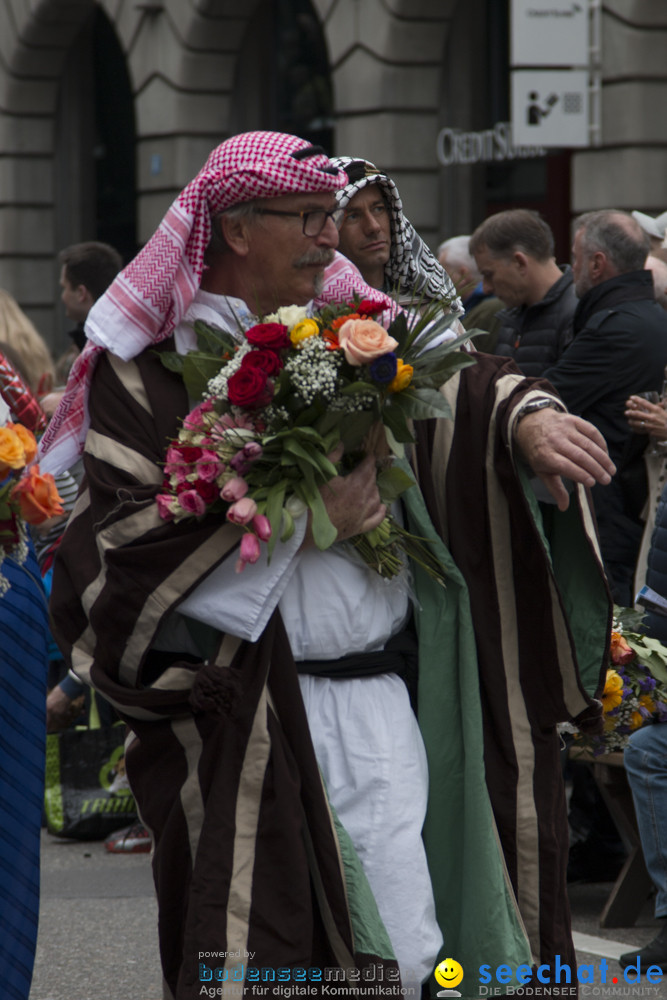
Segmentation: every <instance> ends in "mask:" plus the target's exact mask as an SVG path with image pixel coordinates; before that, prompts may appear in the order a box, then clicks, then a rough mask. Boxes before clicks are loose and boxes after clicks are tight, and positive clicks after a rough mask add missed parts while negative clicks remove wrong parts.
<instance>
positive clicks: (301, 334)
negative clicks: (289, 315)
mask: <svg viewBox="0 0 667 1000" xmlns="http://www.w3.org/2000/svg"><path fill="white" fill-rule="evenodd" d="M319 332H320V328H319V325H318V324H317V322H316V321H315V320H314V319H302V320H301V322H300V323H297V324H296V326H293V327H292V329H291V330H290V335H289V339H290V340H291V341H292V343H293V344H294V346H295V347H296V345H297V344H300V343H301V341H302V340H308V338H309V337H316V336H317V335H318V334H319Z"/></svg>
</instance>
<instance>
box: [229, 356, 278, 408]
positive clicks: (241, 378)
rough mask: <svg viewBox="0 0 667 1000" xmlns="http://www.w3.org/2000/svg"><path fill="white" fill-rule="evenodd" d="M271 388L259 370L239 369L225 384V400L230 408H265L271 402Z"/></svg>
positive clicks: (263, 373) (264, 375) (264, 374)
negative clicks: (226, 399) (229, 404)
mask: <svg viewBox="0 0 667 1000" xmlns="http://www.w3.org/2000/svg"><path fill="white" fill-rule="evenodd" d="M271 394H272V386H271V385H270V384H269V382H268V380H267V376H266V372H263V371H262V369H261V368H244V367H243V366H242V367H241V368H239V370H238V371H237V372H234V374H233V375H230V377H229V381H228V382H227V398H228V399H229V402H230V403H231V404H232V406H241V407H243V408H245V409H253V408H254V407H259V406H266V404H267V403H268V402H270V400H271Z"/></svg>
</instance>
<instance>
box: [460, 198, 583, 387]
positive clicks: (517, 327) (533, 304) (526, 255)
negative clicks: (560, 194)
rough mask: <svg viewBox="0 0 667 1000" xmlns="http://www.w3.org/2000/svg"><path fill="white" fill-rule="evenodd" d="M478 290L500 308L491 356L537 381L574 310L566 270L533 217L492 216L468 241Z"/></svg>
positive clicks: (520, 211) (556, 352)
mask: <svg viewBox="0 0 667 1000" xmlns="http://www.w3.org/2000/svg"><path fill="white" fill-rule="evenodd" d="M470 253H471V254H472V255H473V256H474V258H475V261H476V263H477V267H478V269H479V272H480V274H481V275H482V281H483V285H482V289H483V291H484V292H485V293H486V294H488V295H496V296H497V297H498V298H499V299H500V300H501V301H502V302H503V303H504V305H505V307H506V308H505V309H502V310H501V311H500V312H498V313H497V314H496V330H497V340H496V345H495V348H494V351H493V353H494V354H501V355H503V356H505V357H510V358H513V359H514V361H515V362H516V363H517V365H518V366H519V368H520V369H521V371H522V372H523V374H524V375H533V376H540V375H542V373H543V372H544V370H545V368H548V367H549V366H550V365H553V364H555V363H556V362H557V361H558V359H559V357H560V356H561V354H562V353H563V351H564V350H565V348H566V347H567V345H568V344H569V342H570V340H571V339H572V316H573V314H574V310H575V308H576V305H577V297H576V295H575V293H574V286H573V282H572V271H571V270H570V268H569V267H567V266H565V267H563V268H560V267H559V266H558V264H557V263H556V259H555V257H554V238H553V233H552V232H551V229H550V228H549V226H548V225H547V223H546V222H545V221H544V219H542V218H541V217H540V215H538V213H537V212H532V211H529V210H528V209H525V208H512V209H508V210H507V211H505V212H497V213H496V214H495V215H490V216H489V218H488V219H485V220H484V222H483V223H482V224H481V225H480V226H478V227H477V229H476V230H475V232H474V233H473V234H472V236H471V237H470Z"/></svg>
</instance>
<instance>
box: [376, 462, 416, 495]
mask: <svg viewBox="0 0 667 1000" xmlns="http://www.w3.org/2000/svg"><path fill="white" fill-rule="evenodd" d="M414 485H415V481H414V479H413V478H412V476H410V475H409V474H408V473H407V472H406V471H405V470H404V469H401V468H400V467H399V466H398V465H390V466H389V467H388V468H386V469H381V470H380V472H379V473H378V476H377V486H378V490H379V491H380V496H381V497H382V501H383V503H393V502H394V500H397V499H398V498H399V497H400V496H401V494H402V493H405V491H406V490H409V489H410V488H411V487H412V486H414Z"/></svg>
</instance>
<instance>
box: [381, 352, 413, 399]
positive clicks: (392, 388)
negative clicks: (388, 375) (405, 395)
mask: <svg viewBox="0 0 667 1000" xmlns="http://www.w3.org/2000/svg"><path fill="white" fill-rule="evenodd" d="M396 363H397V365H396V374H395V375H394V377H393V379H392V380H391V382H390V383H389V385H388V386H387V388H388V389H389V392H403V390H404V389H407V387H408V386H409V385H410V383H411V382H412V373H413V371H414V369H413V367H412V365H404V364H403V359H402V358H396Z"/></svg>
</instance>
